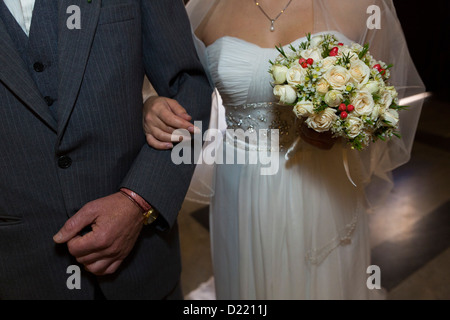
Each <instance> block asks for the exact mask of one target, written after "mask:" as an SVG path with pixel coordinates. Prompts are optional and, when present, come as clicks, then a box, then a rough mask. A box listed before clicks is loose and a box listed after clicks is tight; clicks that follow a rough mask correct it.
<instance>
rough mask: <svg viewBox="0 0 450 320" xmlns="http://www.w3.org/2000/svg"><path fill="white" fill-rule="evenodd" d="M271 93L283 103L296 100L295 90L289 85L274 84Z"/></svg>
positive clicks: (290, 102) (291, 102)
mask: <svg viewBox="0 0 450 320" xmlns="http://www.w3.org/2000/svg"><path fill="white" fill-rule="evenodd" d="M273 94H274V95H275V96H276V97H277V98H278V99H279V101H280V102H281V103H283V104H293V103H294V102H295V101H296V100H297V91H295V89H294V88H292V87H291V86H289V85H276V86H275V87H274V88H273Z"/></svg>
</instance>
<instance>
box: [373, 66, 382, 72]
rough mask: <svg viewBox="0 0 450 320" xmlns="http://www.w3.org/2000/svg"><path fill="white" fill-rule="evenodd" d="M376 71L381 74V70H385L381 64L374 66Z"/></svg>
mask: <svg viewBox="0 0 450 320" xmlns="http://www.w3.org/2000/svg"><path fill="white" fill-rule="evenodd" d="M373 68H374V69H377V70H378V71H379V72H381V70H383V68H382V67H381V65H380V64H376V65H374V66H373Z"/></svg>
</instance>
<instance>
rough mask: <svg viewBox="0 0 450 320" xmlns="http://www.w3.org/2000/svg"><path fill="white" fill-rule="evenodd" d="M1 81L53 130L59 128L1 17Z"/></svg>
mask: <svg viewBox="0 0 450 320" xmlns="http://www.w3.org/2000/svg"><path fill="white" fill-rule="evenodd" d="M0 65H1V68H0V81H1V82H3V83H4V84H5V86H6V87H8V88H9V89H10V90H11V91H12V92H14V93H15V94H16V95H17V97H19V99H20V100H21V101H22V102H23V103H24V104H25V105H26V106H27V107H28V108H30V109H31V110H32V111H33V113H34V114H36V115H37V116H38V117H39V118H40V119H41V120H42V121H44V122H45V123H46V124H47V126H48V127H50V128H51V129H52V130H53V131H55V132H56V130H57V123H56V120H55V119H54V118H53V117H52V115H51V113H50V111H49V109H48V106H47V104H46V103H45V101H44V99H43V98H42V95H41V93H40V92H39V89H38V88H37V86H36V84H35V83H34V81H33V79H32V78H31V75H30V74H29V72H28V69H27V67H26V65H25V63H24V61H23V59H22V57H21V56H20V54H19V52H18V51H17V49H16V47H15V45H14V43H13V41H12V40H11V38H10V36H9V33H8V32H7V30H6V27H5V25H4V23H3V21H2V20H1V19H0Z"/></svg>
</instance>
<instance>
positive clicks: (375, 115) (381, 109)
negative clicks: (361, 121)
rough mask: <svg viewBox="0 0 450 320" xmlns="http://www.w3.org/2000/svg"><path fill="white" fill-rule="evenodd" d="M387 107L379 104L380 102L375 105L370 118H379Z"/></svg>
mask: <svg viewBox="0 0 450 320" xmlns="http://www.w3.org/2000/svg"><path fill="white" fill-rule="evenodd" d="M385 110H386V109H385V108H384V107H382V106H381V105H379V104H378V103H377V104H375V105H374V107H373V110H372V114H371V115H370V118H371V119H372V120H377V119H378V118H379V117H380V114H382V113H383V112H385Z"/></svg>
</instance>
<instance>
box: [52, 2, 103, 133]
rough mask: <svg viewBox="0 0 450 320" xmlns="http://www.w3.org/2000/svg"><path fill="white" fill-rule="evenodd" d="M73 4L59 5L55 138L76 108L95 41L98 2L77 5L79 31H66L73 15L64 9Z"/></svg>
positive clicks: (63, 128)
mask: <svg viewBox="0 0 450 320" xmlns="http://www.w3.org/2000/svg"><path fill="white" fill-rule="evenodd" d="M73 3H74V0H60V1H58V5H59V8H58V17H59V25H58V28H59V34H58V56H59V85H58V111H57V112H58V136H59V138H61V137H62V135H63V133H64V130H65V128H66V126H67V122H68V120H69V118H70V114H71V113H72V110H73V108H74V106H75V102H76V99H77V96H78V94H79V90H80V87H81V84H82V81H83V76H84V72H85V69H86V64H87V61H88V58H89V53H90V48H91V44H92V41H93V39H94V35H95V31H96V27H97V22H98V17H99V14H100V7H101V1H100V0H95V1H92V2H91V3H89V2H88V1H86V0H84V1H78V4H77V6H78V8H80V15H81V29H69V28H68V27H67V19H68V18H69V17H70V16H71V15H72V11H69V13H67V9H68V8H69V7H70V6H71V5H73Z"/></svg>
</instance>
